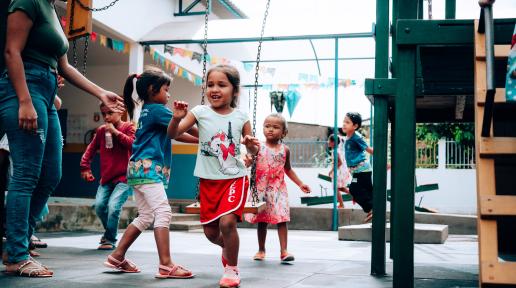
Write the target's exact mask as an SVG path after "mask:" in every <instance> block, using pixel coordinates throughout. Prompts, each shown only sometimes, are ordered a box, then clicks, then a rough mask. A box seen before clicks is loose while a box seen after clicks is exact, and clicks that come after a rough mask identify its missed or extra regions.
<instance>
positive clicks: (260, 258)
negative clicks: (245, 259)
mask: <svg viewBox="0 0 516 288" xmlns="http://www.w3.org/2000/svg"><path fill="white" fill-rule="evenodd" d="M253 260H256V261H263V260H265V252H263V251H258V252H256V254H254V257H253Z"/></svg>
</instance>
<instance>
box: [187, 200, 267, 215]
mask: <svg viewBox="0 0 516 288" xmlns="http://www.w3.org/2000/svg"><path fill="white" fill-rule="evenodd" d="M264 209H265V202H258V203H252V202H246V203H245V207H244V213H250V214H258V213H259V212H261V211H263V210H264ZM185 213H186V214H200V213H201V203H199V202H195V203H193V204H190V205H188V206H186V207H185Z"/></svg>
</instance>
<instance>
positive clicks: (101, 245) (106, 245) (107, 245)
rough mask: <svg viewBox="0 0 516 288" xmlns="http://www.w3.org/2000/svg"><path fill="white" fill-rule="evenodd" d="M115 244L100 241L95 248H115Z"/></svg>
mask: <svg viewBox="0 0 516 288" xmlns="http://www.w3.org/2000/svg"><path fill="white" fill-rule="evenodd" d="M115 248H116V247H115V244H113V243H111V242H104V243H100V245H99V247H97V250H115Z"/></svg>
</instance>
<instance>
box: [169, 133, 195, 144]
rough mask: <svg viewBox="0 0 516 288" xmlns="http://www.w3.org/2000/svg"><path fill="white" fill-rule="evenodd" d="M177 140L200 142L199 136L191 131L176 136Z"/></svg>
mask: <svg viewBox="0 0 516 288" xmlns="http://www.w3.org/2000/svg"><path fill="white" fill-rule="evenodd" d="M175 140H177V141H181V142H184V143H192V144H197V143H199V138H197V137H195V136H194V135H192V134H190V133H189V132H186V133H183V134H181V135H179V136H177V137H176V139H175Z"/></svg>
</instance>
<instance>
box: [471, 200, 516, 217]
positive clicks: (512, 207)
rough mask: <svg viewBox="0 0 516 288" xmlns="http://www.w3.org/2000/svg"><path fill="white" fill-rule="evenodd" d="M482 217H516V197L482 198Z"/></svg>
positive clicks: (480, 202)
mask: <svg viewBox="0 0 516 288" xmlns="http://www.w3.org/2000/svg"><path fill="white" fill-rule="evenodd" d="M479 204H480V213H481V216H516V196H511V195H496V196H492V195H485V196H480V201H479Z"/></svg>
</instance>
